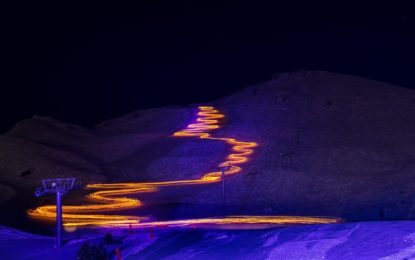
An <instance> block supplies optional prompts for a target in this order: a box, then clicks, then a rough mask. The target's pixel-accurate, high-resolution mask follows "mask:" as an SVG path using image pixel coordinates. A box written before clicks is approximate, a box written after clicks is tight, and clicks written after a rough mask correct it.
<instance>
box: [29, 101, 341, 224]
mask: <svg viewBox="0 0 415 260" xmlns="http://www.w3.org/2000/svg"><path fill="white" fill-rule="evenodd" d="M197 116H198V117H197V119H196V121H195V122H194V123H192V124H189V125H188V126H187V127H186V128H185V129H184V130H181V131H178V132H175V133H174V134H173V136H175V137H193V138H200V139H210V140H220V141H223V142H226V143H228V144H229V145H230V146H231V147H232V152H231V153H230V154H229V155H228V156H227V157H226V159H225V160H224V161H223V162H221V163H220V165H230V166H232V167H231V168H230V169H229V170H227V171H225V175H232V174H236V173H239V172H241V171H242V168H241V166H240V165H241V164H244V163H246V162H247V161H248V159H249V156H250V155H251V154H252V153H253V151H254V148H255V147H256V146H257V145H258V144H257V143H256V142H245V141H239V140H236V139H233V138H227V137H212V136H211V135H210V133H209V132H210V131H212V130H215V129H218V128H220V125H219V123H220V119H222V118H224V117H225V116H224V115H223V114H221V113H220V112H219V111H218V110H216V109H215V108H214V107H211V106H200V107H199V112H198V113H197ZM221 175H222V173H221V172H220V171H214V172H208V173H206V174H204V175H203V176H202V177H201V178H200V179H190V180H173V181H163V182H130V183H108V184H89V185H87V188H88V189H97V190H98V191H96V192H92V193H90V194H89V195H87V198H88V199H89V200H91V201H94V202H96V204H87V205H78V206H63V215H62V216H63V221H64V226H66V227H79V226H104V227H111V226H117V227H129V226H130V225H131V226H133V227H159V226H198V225H240V224H250V225H252V224H255V225H284V224H318V223H320V224H329V223H337V222H339V221H340V219H338V218H329V217H297V216H228V217H222V218H203V219H187V220H172V221H148V218H147V217H141V216H125V215H111V214H103V213H101V214H97V213H100V212H108V211H119V210H125V209H132V208H137V207H140V206H141V204H142V203H141V201H140V200H138V199H135V198H130V197H125V196H123V195H129V194H139V193H144V192H156V191H158V188H159V187H163V186H173V185H194V184H207V183H215V182H219V181H221ZM55 210H56V207H55V205H46V206H40V207H38V208H35V209H32V210H28V211H27V213H28V215H29V216H31V217H33V218H38V219H46V220H50V221H54V220H55V218H56V211H55ZM146 220H147V222H146Z"/></svg>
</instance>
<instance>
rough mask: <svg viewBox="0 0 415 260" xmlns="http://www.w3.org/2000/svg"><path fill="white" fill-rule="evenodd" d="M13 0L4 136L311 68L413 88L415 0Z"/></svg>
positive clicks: (6, 26) (7, 29)
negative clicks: (26, 125) (355, 1)
mask: <svg viewBox="0 0 415 260" xmlns="http://www.w3.org/2000/svg"><path fill="white" fill-rule="evenodd" d="M10 2H13V3H12V4H11V5H10V6H7V7H5V8H2V17H3V18H5V21H4V22H3V23H2V24H3V26H2V27H3V28H2V37H1V38H2V42H3V47H2V56H1V57H2V58H1V61H2V76H1V86H2V90H3V91H2V94H1V98H0V109H1V110H0V111H1V122H0V132H4V131H5V130H7V129H9V128H10V127H11V126H12V125H13V124H15V123H16V122H18V121H20V120H22V119H24V118H29V117H31V116H32V115H33V114H40V115H49V116H53V117H55V118H57V119H60V120H63V121H67V122H71V123H76V124H81V125H84V126H91V125H94V124H95V123H97V122H99V121H101V120H105V119H109V118H113V117H117V116H120V115H123V114H125V113H129V112H131V111H133V110H136V109H142V108H148V107H159V106H166V105H182V104H189V103H195V102H203V101H209V100H212V99H215V98H218V97H222V96H225V95H228V94H230V93H232V92H234V91H236V90H238V89H241V88H243V87H245V86H247V85H250V84H252V83H256V82H260V81H264V80H267V79H270V78H271V75H272V74H273V73H278V72H284V71H290V70H295V69H299V68H303V67H308V68H315V69H323V70H329V71H335V72H343V73H349V74H355V75H360V76H364V77H368V78H373V79H378V80H382V81H387V82H391V83H394V84H397V85H401V86H406V87H413V88H415V77H414V69H415V35H414V32H413V29H414V27H413V24H414V23H415V20H414V15H413V10H414V8H412V7H411V5H410V2H411V1H390V2H389V4H383V5H376V4H374V3H375V2H374V3H373V4H371V5H366V6H364V5H353V6H352V5H350V4H345V5H341V4H339V3H337V1H331V2H332V4H331V5H330V4H327V3H324V4H323V3H322V2H318V1H308V2H312V3H307V2H302V3H301V2H296V3H295V4H292V5H291V6H287V5H281V4H278V3H276V2H281V1H270V2H263V1H220V4H216V3H215V4H213V2H212V1H187V2H183V1H165V2H160V1H135V2H136V3H135V4H134V5H122V4H117V5H114V3H119V2H121V1H113V4H107V3H104V2H102V1H101V2H97V3H94V4H93V3H91V2H89V3H88V4H86V3H85V2H87V1H84V3H83V4H74V3H73V2H71V1H68V2H66V3H65V2H62V1H61V2H59V1H56V0H54V1H30V2H27V3H23V2H18V3H16V2H17V1H10ZM58 2H59V3H58ZM142 2H148V3H145V4H143V3H142ZM192 2H193V3H192ZM287 2H292V1H287ZM333 2H335V3H333ZM361 2H364V1H361Z"/></svg>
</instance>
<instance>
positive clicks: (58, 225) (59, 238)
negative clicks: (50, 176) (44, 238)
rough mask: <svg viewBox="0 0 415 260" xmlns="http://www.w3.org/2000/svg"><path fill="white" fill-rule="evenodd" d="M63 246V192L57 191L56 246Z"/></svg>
mask: <svg viewBox="0 0 415 260" xmlns="http://www.w3.org/2000/svg"><path fill="white" fill-rule="evenodd" d="M61 246H62V193H61V192H60V191H57V192H56V247H57V248H60V247H61Z"/></svg>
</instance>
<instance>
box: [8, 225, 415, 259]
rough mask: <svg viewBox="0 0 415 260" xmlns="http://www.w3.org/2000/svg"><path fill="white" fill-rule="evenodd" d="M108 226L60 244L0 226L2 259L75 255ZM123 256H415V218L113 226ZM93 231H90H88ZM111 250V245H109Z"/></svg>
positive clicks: (72, 257)
mask: <svg viewBox="0 0 415 260" xmlns="http://www.w3.org/2000/svg"><path fill="white" fill-rule="evenodd" d="M106 231H108V230H100V231H96V232H95V231H92V232H88V233H89V234H88V235H85V233H86V232H85V230H84V231H82V232H81V233H83V234H80V233H78V234H74V233H72V234H69V235H68V234H67V235H66V237H67V238H68V237H70V238H71V239H70V240H69V241H68V242H67V244H66V246H65V247H64V248H62V249H54V248H53V239H51V238H45V237H40V236H34V235H29V234H25V233H20V232H17V231H14V230H11V229H8V228H2V230H1V232H0V233H1V236H0V237H1V239H0V252H1V255H2V259H74V258H75V255H76V251H77V250H78V248H79V247H80V245H81V244H82V242H83V241H85V239H88V240H90V241H91V242H98V241H100V240H102V237H103V234H104V233H105V232H106ZM111 232H112V233H113V234H114V237H115V238H116V239H121V240H122V243H121V251H122V255H123V259H180V260H182V259H336V260H338V259H415V222H412V221H394V222H380V221H379V222H356V223H346V224H333V225H309V226H292V227H283V228H276V229H266V230H206V229H186V230H183V229H175V230H172V229H162V230H155V232H154V234H155V237H154V239H153V240H151V239H150V236H149V231H148V230H135V231H134V234H133V235H129V232H128V231H127V230H112V231H111ZM92 233H93V234H92ZM107 248H108V250H109V251H113V250H114V246H108V247H107Z"/></svg>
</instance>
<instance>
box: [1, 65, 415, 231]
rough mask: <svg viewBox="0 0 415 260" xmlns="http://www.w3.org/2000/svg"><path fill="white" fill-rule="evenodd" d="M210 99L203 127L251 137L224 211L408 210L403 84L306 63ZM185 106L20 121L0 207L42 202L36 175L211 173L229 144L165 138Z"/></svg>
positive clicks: (189, 208)
mask: <svg viewBox="0 0 415 260" xmlns="http://www.w3.org/2000/svg"><path fill="white" fill-rule="evenodd" d="M210 104H212V105H214V106H216V107H218V108H219V109H221V110H222V111H223V112H224V114H225V115H226V116H227V118H226V120H225V122H224V127H223V128H221V129H219V130H217V131H214V132H212V134H214V135H215V136H235V137H237V138H238V139H241V140H246V141H256V142H258V143H259V145H260V147H258V148H257V149H256V152H255V154H254V156H253V159H252V161H251V162H250V163H249V164H247V166H246V167H245V170H244V171H243V173H241V174H239V175H236V176H232V177H230V178H228V181H227V193H226V196H227V210H228V214H235V215H241V214H256V215H261V214H270V215H288V214H289V215H325V216H336V217H344V218H346V219H347V220H382V219H392V220H401V219H413V218H414V214H415V211H414V210H415V207H414V204H413V201H415V200H414V199H415V193H413V192H412V191H413V190H414V189H415V183H414V182H413V180H414V177H415V176H414V174H415V146H414V145H413V144H414V143H415V121H414V120H412V119H413V118H415V91H414V90H409V89H404V88H400V87H396V86H392V85H388V84H385V83H382V82H377V81H373V80H367V79H363V78H359V77H354V76H349V75H341V74H334V73H329V72H321V71H306V72H297V73H284V74H280V75H278V76H276V77H275V78H273V79H272V80H269V81H267V82H263V83H260V84H257V85H255V86H251V87H247V88H245V89H243V90H241V91H239V92H237V93H235V94H233V95H231V96H229V97H226V98H224V99H221V100H218V101H213V102H211V103H210ZM194 113H195V109H194V107H189V108H180V107H166V108H159V109H148V110H143V111H136V112H133V113H131V114H129V115H126V116H123V117H121V118H118V119H115V120H110V121H106V122H103V123H101V124H99V125H98V126H96V127H95V128H93V129H85V128H82V127H79V126H75V125H70V124H66V123H62V122H59V121H57V120H54V119H51V118H47V117H39V116H35V117H33V118H32V119H28V120H24V121H22V122H20V123H18V124H17V125H16V126H15V127H14V128H13V129H11V130H10V131H9V132H7V133H6V134H4V135H2V136H0V194H2V195H3V194H4V195H3V196H1V201H0V203H2V207H3V208H8V209H10V207H14V208H19V209H21V210H22V209H24V210H25V209H27V208H28V207H30V206H33V204H35V203H36V204H45V203H46V202H48V203H50V202H52V201H53V198H52V197H50V198H42V199H36V198H34V197H33V195H32V194H33V190H34V189H35V186H36V185H38V184H39V183H40V179H42V178H46V177H70V176H73V177H77V178H79V179H81V180H82V181H83V182H84V183H92V182H102V181H117V182H120V181H142V180H146V181H151V180H163V181H166V180H178V179H183V178H184V177H186V178H189V177H194V178H196V177H199V176H201V175H202V174H203V173H205V172H207V171H209V170H212V169H216V166H217V164H218V163H219V162H220V161H221V159H223V157H224V156H225V154H226V152H227V150H228V149H229V147H226V146H225V145H224V144H222V143H220V142H215V141H207V140H195V139H192V138H172V137H171V133H173V132H174V131H176V130H178V129H182V128H183V127H184V126H185V125H186V124H188V123H189V122H191V120H192V118H193V117H194ZM289 154H291V155H289ZM290 157H291V160H292V161H291V162H290ZM172 190H173V189H172ZM189 190H191V192H189ZM182 192H183V193H182ZM144 196H147V195H144ZM149 196H151V194H150V195H149ZM160 196H161V195H160ZM160 196H159V197H160ZM73 197H76V196H67V197H66V198H65V203H67V204H70V203H71V200H72V198H73ZM206 198H209V199H206ZM150 199H151V198H150ZM221 201H222V197H221V187H220V185H211V186H206V187H197V188H191V189H188V188H177V189H174V192H170V193H168V196H167V197H165V198H162V199H160V198H158V201H157V204H159V205H160V207H163V208H165V207H164V206H163V205H162V204H166V205H167V204H168V205H172V206H171V207H170V206H169V207H170V210H169V212H166V211H164V212H163V215H164V216H165V217H166V218H168V219H170V218H183V217H187V218H190V217H207V216H215V215H217V212H221V207H222V204H221ZM23 202H24V204H23V205H21V206H20V204H19V203H23ZM144 202H145V203H147V204H146V205H151V204H152V203H156V202H151V201H150V202H148V200H144ZM28 204H29V205H28ZM177 205H181V206H180V207H177ZM9 212H10V211H9ZM8 214H11V213H8ZM129 214H131V212H130V213H129ZM166 214H167V215H166ZM12 219H14V218H12ZM11 224H13V223H11Z"/></svg>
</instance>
